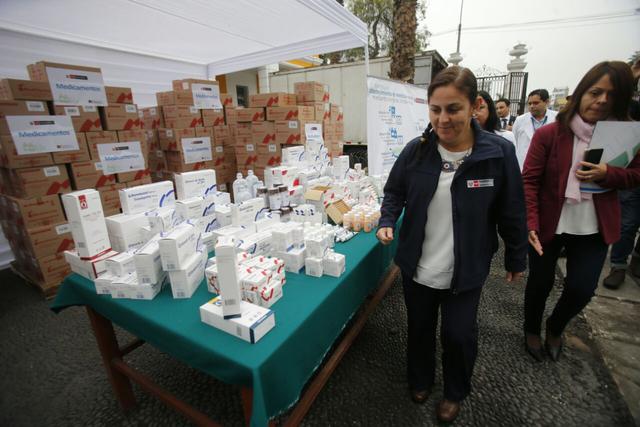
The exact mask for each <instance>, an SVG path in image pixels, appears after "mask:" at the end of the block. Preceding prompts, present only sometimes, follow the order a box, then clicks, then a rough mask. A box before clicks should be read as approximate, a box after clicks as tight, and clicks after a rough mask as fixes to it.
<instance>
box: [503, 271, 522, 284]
mask: <svg viewBox="0 0 640 427" xmlns="http://www.w3.org/2000/svg"><path fill="white" fill-rule="evenodd" d="M523 276H524V272H523V271H516V272H513V271H507V283H513V282H517V281H518V280H520V279H521V278H522V277H523Z"/></svg>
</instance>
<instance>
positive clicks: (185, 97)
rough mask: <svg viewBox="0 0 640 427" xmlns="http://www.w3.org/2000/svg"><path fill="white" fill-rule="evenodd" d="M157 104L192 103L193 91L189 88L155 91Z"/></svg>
mask: <svg viewBox="0 0 640 427" xmlns="http://www.w3.org/2000/svg"><path fill="white" fill-rule="evenodd" d="M156 100H157V101H158V106H162V107H164V106H167V105H193V92H191V90H170V91H167V92H158V93H156Z"/></svg>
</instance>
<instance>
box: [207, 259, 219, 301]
mask: <svg viewBox="0 0 640 427" xmlns="http://www.w3.org/2000/svg"><path fill="white" fill-rule="evenodd" d="M212 259H213V258H212ZM210 261H211V260H209V262H210ZM204 277H205V278H206V279H207V290H208V291H209V292H211V293H213V294H219V293H220V285H219V284H218V265H217V264H211V265H207V268H205V270H204Z"/></svg>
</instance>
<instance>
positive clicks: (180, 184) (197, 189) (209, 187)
mask: <svg viewBox="0 0 640 427" xmlns="http://www.w3.org/2000/svg"><path fill="white" fill-rule="evenodd" d="M175 183H176V193H177V195H178V200H181V199H186V198H188V197H196V196H197V197H207V196H210V195H212V194H215V193H216V190H217V186H216V171H215V170H213V169H204V170H200V171H194V172H184V173H177V174H175Z"/></svg>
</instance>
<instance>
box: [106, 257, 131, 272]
mask: <svg viewBox="0 0 640 427" xmlns="http://www.w3.org/2000/svg"><path fill="white" fill-rule="evenodd" d="M105 262H106V264H107V272H109V273H111V274H112V275H114V276H125V275H127V274H129V273H134V272H135V271H136V263H135V259H134V258H133V254H132V253H130V252H120V253H119V254H117V255H114V256H112V257H111V258H109V259H107V260H106V261H105Z"/></svg>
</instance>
